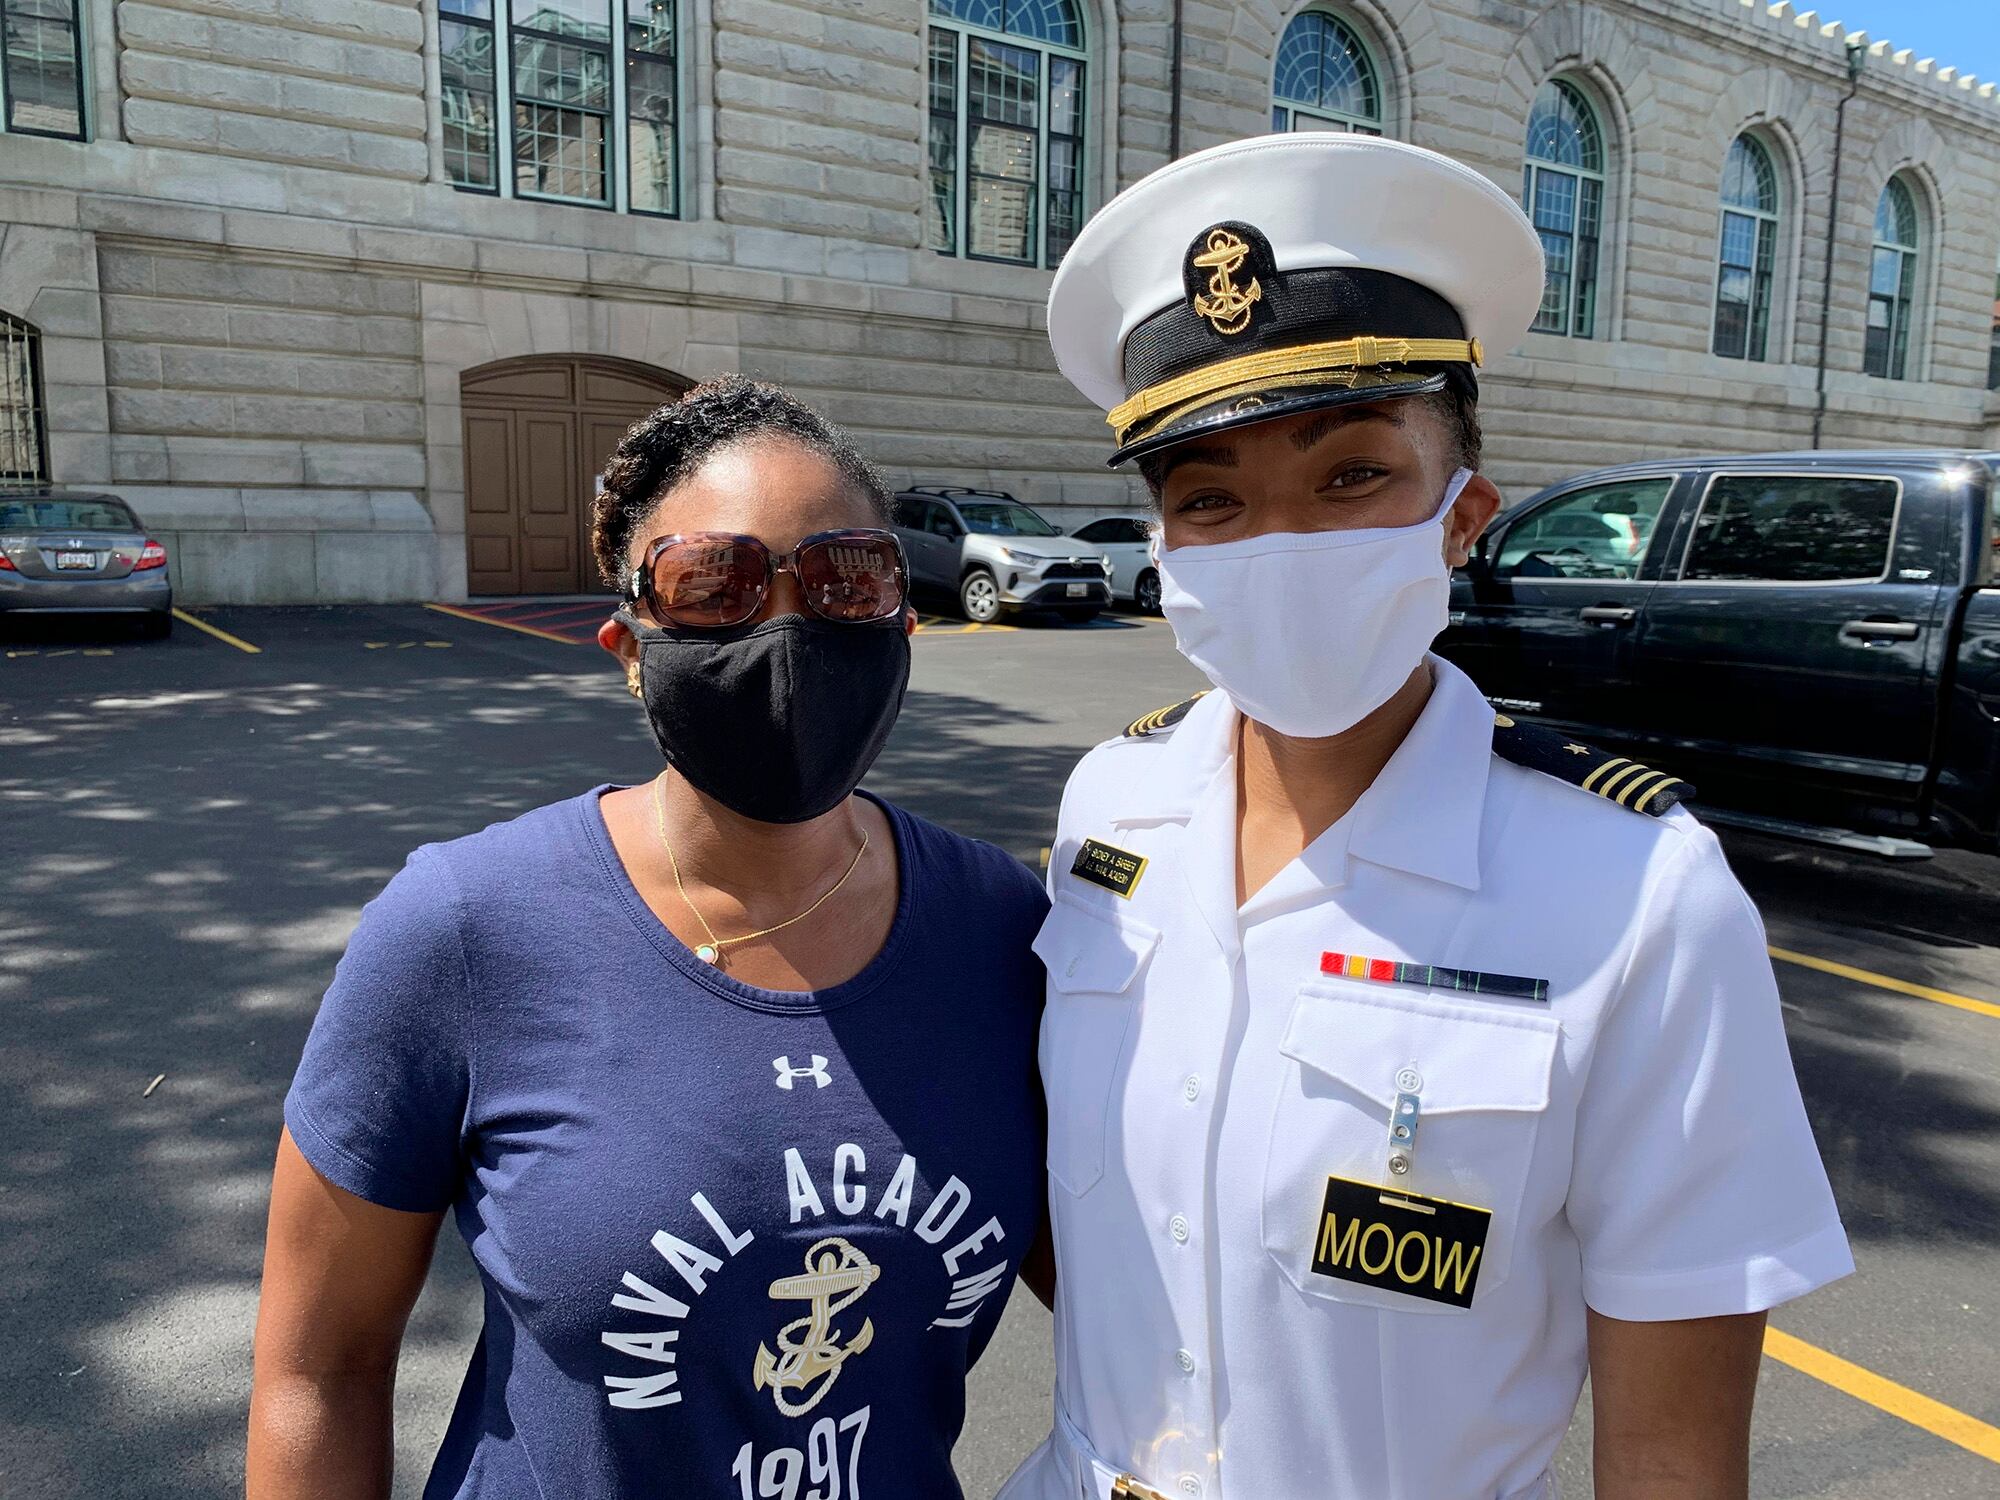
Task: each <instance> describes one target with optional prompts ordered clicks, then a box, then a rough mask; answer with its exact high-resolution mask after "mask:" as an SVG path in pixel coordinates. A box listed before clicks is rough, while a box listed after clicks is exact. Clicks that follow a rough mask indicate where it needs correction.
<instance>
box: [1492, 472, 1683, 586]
mask: <svg viewBox="0 0 2000 1500" xmlns="http://www.w3.org/2000/svg"><path fill="white" fill-rule="evenodd" d="M1673 488H1674V481H1673V478H1672V476H1670V475H1659V476H1655V477H1653V478H1649V479H1624V480H1620V481H1618V482H1617V483H1615V484H1599V485H1592V486H1590V487H1589V488H1587V489H1581V490H1572V491H1571V492H1570V493H1569V494H1567V495H1563V496H1561V497H1560V498H1558V499H1556V500H1552V501H1550V502H1549V503H1548V504H1547V505H1544V506H1542V507H1541V508H1540V509H1539V510H1536V511H1534V512H1533V513H1532V514H1529V515H1526V516H1523V517H1522V518H1521V519H1520V520H1519V521H1517V522H1515V523H1514V524H1513V525H1512V526H1510V527H1508V528H1507V532H1506V535H1504V536H1503V537H1502V538H1501V539H1500V551H1499V555H1498V556H1497V557H1495V558H1494V560H1493V574H1494V576H1495V577H1496V578H1636V577H1638V576H1639V569H1640V567H1641V566H1643V565H1644V563H1645V561H1646V552H1647V550H1648V548H1650V547H1651V545H1652V541H1653V529H1654V527H1655V526H1656V525H1657V524H1658V522H1659V519H1660V510H1661V508H1662V507H1663V506H1664V505H1665V504H1666V503H1667V496H1668V495H1669V494H1671V493H1672V492H1673Z"/></svg>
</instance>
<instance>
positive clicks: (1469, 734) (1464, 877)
mask: <svg viewBox="0 0 2000 1500" xmlns="http://www.w3.org/2000/svg"><path fill="white" fill-rule="evenodd" d="M1426 660H1427V661H1428V662H1429V663H1430V667H1431V671H1432V673H1433V687H1432V689H1431V696H1430V700H1429V701H1428V702H1427V703H1425V705H1424V711H1423V712H1422V713H1421V714H1420V715H1418V717H1417V722H1416V723H1415V724H1414V725H1412V726H1411V728H1410V732H1409V734H1407V735H1406V736H1404V738H1403V743H1402V744H1400V745H1398V746H1397V747H1396V753H1395V754H1394V755H1392V756H1390V757H1389V762H1388V764H1387V765H1385V766H1383V768H1382V770H1381V772H1380V773H1379V774H1378V775H1377V776H1376V778H1375V780H1374V782H1373V783H1372V784H1370V786H1369V788H1368V790H1367V791H1365V792H1363V793H1362V794H1361V798H1360V800H1359V801H1357V802H1356V803H1355V804H1354V806H1353V807H1352V808H1351V809H1350V810H1349V811H1348V813H1347V815H1346V816H1345V817H1343V818H1342V819H1341V820H1340V821H1339V823H1337V824H1335V825H1334V828H1332V829H1329V830H1327V834H1323V835H1322V836H1321V837H1322V838H1326V837H1327V836H1328V835H1334V836H1335V837H1336V838H1338V837H1339V835H1340V834H1343V833H1344V835H1345V837H1344V843H1345V846H1346V852H1347V853H1350V854H1352V855H1354V856H1355V857H1356V858H1359V859H1365V860H1367V861H1368V862H1369V863H1370V864H1375V865H1382V866H1385V867H1387V868H1390V869H1396V870H1405V871H1407V872H1409V873H1410V874H1412V875H1421V876H1424V877H1426V878H1428V879H1431V880H1440V881H1444V882H1445V883H1447V884H1450V885H1455V886H1459V887H1460V888H1462V889H1464V890H1468V891H1475V890H1478V889H1479V838H1480V828H1481V823H1482V820H1483V815H1484V812H1485V806H1486V785H1487V779H1488V777H1489V775H1490V774H1491V772H1492V766H1493V709H1492V707H1491V705H1489V704H1488V703H1487V701H1486V699H1485V697H1484V696H1483V695H1482V694H1481V693H1480V691H1479V689H1478V688H1477V687H1475V686H1474V685H1473V682H1472V679H1471V678H1469V677H1467V676H1466V675H1465V674H1464V673H1463V672H1461V671H1460V670H1459V669H1458V668H1457V667H1455V666H1453V665H1452V664H1451V663H1450V662H1448V661H1446V660H1444V659H1443V658H1442V657H1439V656H1435V655H1432V656H1429V657H1427V658H1426ZM1237 720H1238V715H1237V711H1236V707H1235V705H1234V704H1232V703H1231V702H1230V701H1229V699H1228V697H1227V696H1226V695H1225V694H1222V693H1219V692H1218V693H1210V694H1209V695H1208V696H1207V697H1205V698H1203V699H1202V700H1201V701H1200V702H1199V703H1197V704H1195V705H1194V707H1193V708H1191V709H1189V710H1188V713H1187V717H1185V718H1184V719H1182V720H1181V722H1180V723H1179V724H1178V725H1177V726H1176V727H1175V729H1174V731H1173V735H1172V738H1171V739H1170V740H1169V741H1168V742H1167V743H1166V744H1165V745H1162V746H1161V747H1160V749H1159V754H1158V756H1157V758H1156V759H1155V763H1154V765H1153V766H1151V767H1149V768H1148V769H1149V770H1150V772H1151V774H1150V776H1147V777H1145V778H1144V779H1143V780H1142V781H1141V789H1140V791H1139V793H1138V795H1137V796H1136V797H1135V798H1134V800H1133V801H1132V802H1131V803H1129V804H1127V805H1126V806H1125V807H1124V808H1123V809H1122V810H1121V811H1120V812H1119V813H1118V814H1117V815H1116V816H1114V817H1113V818H1112V819H1111V822H1112V823H1113V824H1114V825H1124V826H1131V825H1134V824H1141V823H1163V822H1186V821H1187V820H1188V819H1189V818H1190V817H1191V816H1192V815H1193V813H1194V811H1195V808H1196V807H1197V805H1198V804H1199V803H1200V801H1201V800H1202V797H1203V794H1204V792H1206V791H1207V790H1208V789H1209V787H1210V786H1211V784H1212V783H1213V782H1214V780H1215V778H1216V777H1217V776H1218V775H1219V774H1223V773H1225V772H1226V771H1228V770H1229V768H1230V767H1232V766H1233V763H1234V752H1235V745H1236V728H1237ZM1232 779H1233V778H1232ZM1317 844H1318V841H1317V840H1316V841H1315V845H1317ZM1307 852H1308V854H1309V855H1312V856H1314V858H1313V859H1312V861H1311V862H1312V863H1313V864H1315V865H1322V866H1323V864H1324V856H1326V855H1327V854H1330V853H1332V852H1334V851H1332V850H1330V849H1318V848H1312V849H1309V850H1308V851H1307ZM1260 894H1261V893H1260Z"/></svg>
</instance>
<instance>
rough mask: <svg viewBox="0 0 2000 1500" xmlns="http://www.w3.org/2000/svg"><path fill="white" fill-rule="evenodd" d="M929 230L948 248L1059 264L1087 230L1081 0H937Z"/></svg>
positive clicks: (932, 240)
mask: <svg viewBox="0 0 2000 1500" xmlns="http://www.w3.org/2000/svg"><path fill="white" fill-rule="evenodd" d="M930 14H931V29H930V37H929V41H928V43H927V47H926V59H927V61H926V79H925V94H926V99H927V102H928V104H929V109H930V130H929V137H928V157H929V161H930V185H931V191H930V196H929V198H928V200H927V202H926V204H925V210H924V220H925V223H924V235H925V240H926V242H927V243H928V244H929V245H930V247H931V248H932V249H933V250H936V251H938V252H939V253H940V254H943V255H955V256H965V257H968V258H970V259H975V260H1001V261H1012V262H1015V263H1017V264H1021V265H1031V266H1053V265H1056V264H1058V263H1059V262H1060V261H1061V260H1062V257H1063V254H1064V252H1065V251H1067V250H1068V249H1069V246H1070V242H1071V241H1072V240H1074V239H1075V238H1076V234H1077V231H1078V230H1079V229H1081V228H1082V227H1083V215H1084V196H1085V191H1084V184H1085V181H1086V176H1085V159H1086V151H1085V140H1084V130H1085V125H1084V121H1085V119H1086V118H1087V116H1086V113H1085V102H1086V101H1085V92H1084V87H1085V72H1086V67H1087V63H1088V56H1087V53H1086V50H1085V44H1084V28H1083V17H1082V14H1081V12H1080V11H1079V10H1078V9H1077V7H1076V5H1075V4H1074V3H1073V0H930Z"/></svg>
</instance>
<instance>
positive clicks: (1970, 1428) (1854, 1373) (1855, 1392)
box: [1764, 1328, 2000, 1464]
mask: <svg viewBox="0 0 2000 1500" xmlns="http://www.w3.org/2000/svg"><path fill="white" fill-rule="evenodd" d="M1764 1352H1765V1353H1766V1354H1768V1355H1770V1356H1771V1358H1773V1359H1775V1360H1776V1361H1777V1362H1778V1363H1779V1364H1781V1365H1790V1366H1791V1367H1792V1368H1793V1369H1794V1370H1798V1371H1801V1372H1802V1373H1804V1374H1807V1375H1810V1376H1812V1378H1813V1379H1815V1380H1820V1381H1824V1382H1825V1383H1826V1384H1828V1385H1830V1386H1832V1387H1833V1388H1834V1389H1835V1390H1837V1391H1841V1392H1844V1393H1845V1394H1847V1395H1849V1396H1852V1397H1853V1398H1854V1399H1855V1400H1857V1401H1865V1402H1867V1403H1868V1404H1869V1405H1870V1406H1872V1407H1874V1408H1875V1409H1876V1410H1877V1411H1885V1412H1887V1413H1888V1414H1889V1415H1890V1416H1892V1417H1900V1418H1901V1419H1902V1420H1903V1421H1905V1422H1908V1423H1909V1424H1910V1425H1911V1426H1912V1427H1921V1428H1923V1430H1924V1431H1925V1432H1928V1433H1932V1434H1934V1435H1935V1436H1937V1437H1941V1438H1943V1439H1944V1440H1945V1441H1946V1442H1947V1443H1956V1444H1957V1445H1958V1446H1959V1447H1961V1448H1963V1449H1965V1450H1966V1451H1967V1452H1968V1453H1976V1454H1978V1455H1979V1456H1980V1457H1981V1458H1983V1459H1986V1460H1988V1461H1989V1462H1992V1463H1996V1464H2000V1427H1989V1426H1988V1425H1987V1424H1986V1423H1984V1422H1982V1421H1980V1420H1979V1419H1978V1418H1977V1417H1968V1416H1967V1415H1966V1414H1965V1413H1964V1412H1962V1411H1958V1410H1956V1409H1955V1408H1953V1407H1949V1406H1946V1405H1945V1404H1944V1403H1943V1402H1942V1401H1933V1400H1931V1398H1930V1397H1929V1396H1923V1395H1919V1394H1918V1393H1917V1392H1915V1391H1913V1390H1911V1389H1910V1388H1909V1387H1908V1386H1901V1385H1897V1384H1896V1382H1895V1381H1893V1380H1884V1379H1883V1378H1882V1377H1881V1376H1880V1375H1877V1374H1876V1373H1875V1372H1874V1371H1873V1370H1864V1369H1862V1368H1861V1366H1859V1365H1856V1364H1849V1363H1848V1362H1847V1361H1846V1360H1844V1359H1842V1358H1841V1357H1840V1356H1839V1355H1837V1354H1828V1353H1827V1352H1826V1350H1824V1349H1820V1348H1815V1347H1814V1346H1813V1345H1811V1344H1808V1343H1807V1342H1806V1341H1805V1340H1804V1339H1795V1338H1793V1337H1792V1336H1791V1335H1790V1334H1789V1333H1780V1332H1779V1331H1778V1330H1777V1329H1775V1328H1766V1329H1765V1330H1764Z"/></svg>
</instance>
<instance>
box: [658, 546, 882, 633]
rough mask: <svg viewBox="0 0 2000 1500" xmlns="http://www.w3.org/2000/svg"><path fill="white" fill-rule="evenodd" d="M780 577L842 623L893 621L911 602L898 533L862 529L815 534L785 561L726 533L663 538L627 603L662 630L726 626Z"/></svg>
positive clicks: (811, 606)
mask: <svg viewBox="0 0 2000 1500" xmlns="http://www.w3.org/2000/svg"><path fill="white" fill-rule="evenodd" d="M780 573H790V574H791V575H792V577H794V578H795V579H797V580H798V585H799V597H800V600H801V601H802V602H803V603H804V605H805V607H806V609H807V610H808V611H810V612H811V613H812V614H815V615H818V616H819V617H820V618H821V619H822V620H832V621H835V622H837V623H839V624H842V625H868V624H873V623H876V622H878V621H882V620H888V619H893V618H894V617H895V616H896V615H898V614H900V613H902V610H903V605H904V603H905V602H906V601H907V600H908V598H909V592H910V588H909V569H908V567H907V566H906V565H905V563H904V561H903V545H902V543H901V542H899V541H898V540H897V539H896V534H895V533H894V532H892V531H881V530H876V529H873V528H860V529H856V530H852V531H820V532H815V533H814V534H813V535H811V536H809V537H807V538H805V539H804V540H803V541H801V542H800V543H799V544H798V545H797V546H796V547H794V548H792V550H791V551H790V552H789V553H787V554H785V555H784V556H783V557H778V556H776V555H774V554H773V553H772V551H771V549H770V548H769V547H766V546H765V545H764V544H763V543H762V542H760V541H758V540H757V538H755V537H754V536H735V535H732V534H731V533H729V532H726V531H693V532H687V533H685V534H676V535H674V536H663V537H657V538H655V539H654V540H653V541H651V542H648V543H647V544H646V560H645V561H644V562H643V563H641V564H640V565H639V566H638V567H636V568H634V569H633V570H632V574H631V577H630V578H628V579H627V580H626V584H625V600H626V603H627V604H629V605H630V606H631V607H632V609H633V610H634V611H635V612H642V613H643V614H644V615H645V616H646V617H647V618H648V619H650V620H652V622H653V623H654V624H655V625H669V626H683V627H693V628H696V629H704V628H706V629H721V628H724V627H727V626H730V625H741V624H742V623H743V622H744V621H746V620H748V619H751V618H752V617H754V616H755V615H756V613H757V611H758V610H760V609H762V608H763V607H764V601H765V599H766V598H768V597H769V596H770V592H771V583H772V580H773V579H775V578H776V577H777V576H778V574H780Z"/></svg>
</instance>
